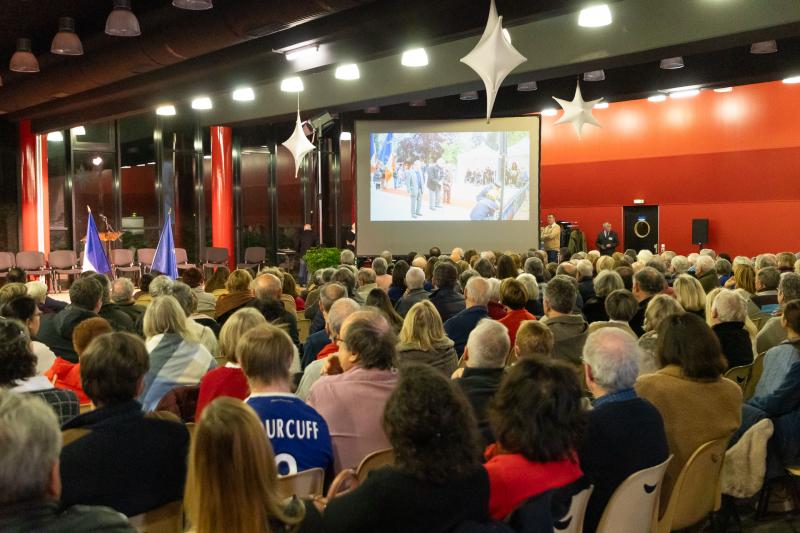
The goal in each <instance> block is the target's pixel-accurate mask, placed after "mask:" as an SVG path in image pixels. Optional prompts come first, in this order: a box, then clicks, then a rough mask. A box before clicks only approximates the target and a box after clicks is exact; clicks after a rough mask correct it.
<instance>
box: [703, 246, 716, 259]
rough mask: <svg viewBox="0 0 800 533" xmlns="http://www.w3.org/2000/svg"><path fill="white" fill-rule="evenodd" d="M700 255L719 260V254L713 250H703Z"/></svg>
mask: <svg viewBox="0 0 800 533" xmlns="http://www.w3.org/2000/svg"><path fill="white" fill-rule="evenodd" d="M700 255H707V256H709V257H711V258H712V259H716V258H717V252H715V251H714V250H712V249H711V248H703V249H702V250H700Z"/></svg>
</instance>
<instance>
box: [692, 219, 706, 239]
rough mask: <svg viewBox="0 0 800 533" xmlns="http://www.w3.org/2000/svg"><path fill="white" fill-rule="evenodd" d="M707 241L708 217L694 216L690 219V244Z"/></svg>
mask: <svg viewBox="0 0 800 533" xmlns="http://www.w3.org/2000/svg"><path fill="white" fill-rule="evenodd" d="M707 242H708V219H707V218H695V219H693V220H692V244H706V243H707Z"/></svg>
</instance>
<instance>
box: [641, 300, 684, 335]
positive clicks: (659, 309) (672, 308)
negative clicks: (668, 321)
mask: <svg viewBox="0 0 800 533" xmlns="http://www.w3.org/2000/svg"><path fill="white" fill-rule="evenodd" d="M683 312H684V309H683V307H682V306H681V304H680V303H678V300H676V299H675V298H673V297H672V296H669V295H668V294H659V295H657V296H655V297H653V299H652V300H650V303H648V304H647V309H645V311H644V330H645V331H655V330H657V329H658V325H659V324H661V321H662V320H664V319H665V318H667V317H668V316H672V315H680V314H683Z"/></svg>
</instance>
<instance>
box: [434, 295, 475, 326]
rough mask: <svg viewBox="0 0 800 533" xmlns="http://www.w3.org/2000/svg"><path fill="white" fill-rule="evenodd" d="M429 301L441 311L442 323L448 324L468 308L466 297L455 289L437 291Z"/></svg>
mask: <svg viewBox="0 0 800 533" xmlns="http://www.w3.org/2000/svg"><path fill="white" fill-rule="evenodd" d="M428 299H429V300H430V301H431V303H432V304H433V306H434V307H436V310H437V311H439V316H441V317H442V322H446V321H447V319H448V318H450V317H451V316H453V315H455V314H456V313H458V312H459V311H463V310H464V308H465V307H466V304H465V303H464V297H463V296H462V295H461V294H459V293H457V292H456V291H455V290H454V289H435V290H434V291H433V292H432V293H431V295H430V297H429V298H428Z"/></svg>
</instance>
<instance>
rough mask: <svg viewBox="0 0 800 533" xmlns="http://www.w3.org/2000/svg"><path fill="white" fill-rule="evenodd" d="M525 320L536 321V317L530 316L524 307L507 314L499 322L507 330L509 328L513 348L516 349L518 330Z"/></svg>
mask: <svg viewBox="0 0 800 533" xmlns="http://www.w3.org/2000/svg"><path fill="white" fill-rule="evenodd" d="M525 320H536V317H535V316H533V315H532V314H530V313H529V312H528V311H527V310H526V309H525V308H524V307H523V308H522V309H511V310H509V311H508V313H506V316H504V317H503V318H501V319H500V320H498V322H500V323H501V324H503V325H504V326H505V327H506V328H508V337H509V338H510V339H511V347H512V348H513V347H514V341H515V340H516V339H517V330H518V329H519V325H520V324H521V323H522V322H524V321H525Z"/></svg>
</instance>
